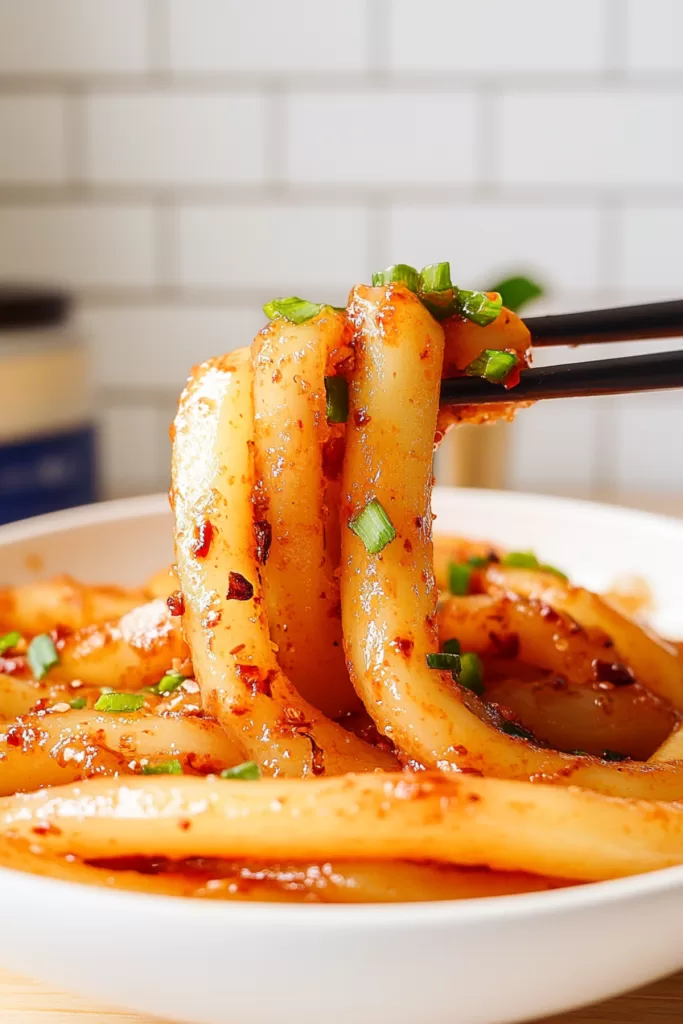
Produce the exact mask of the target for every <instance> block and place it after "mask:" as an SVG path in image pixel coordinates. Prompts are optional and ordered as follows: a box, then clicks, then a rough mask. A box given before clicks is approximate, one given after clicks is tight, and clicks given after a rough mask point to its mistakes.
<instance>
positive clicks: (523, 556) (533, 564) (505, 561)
mask: <svg viewBox="0 0 683 1024" xmlns="http://www.w3.org/2000/svg"><path fill="white" fill-rule="evenodd" d="M500 564H501V565H505V566H507V567H508V568H509V569H538V571H539V572H549V573H552V575H553V576H559V578H560V579H561V580H566V579H567V576H566V574H565V573H563V572H562V570H561V569H556V568H555V566H554V565H548V563H547V562H539V560H538V559H537V558H536V555H535V554H534V553H533V551H509V552H508V554H507V555H503V557H502V558H501V560H500Z"/></svg>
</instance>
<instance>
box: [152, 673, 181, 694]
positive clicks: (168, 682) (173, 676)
mask: <svg viewBox="0 0 683 1024" xmlns="http://www.w3.org/2000/svg"><path fill="white" fill-rule="evenodd" d="M185 679H186V676H184V675H182V673H181V672H167V673H166V675H165V676H164V677H163V678H162V679H160V680H159V682H158V683H157V685H156V686H155V687H154V689H155V690H156V692H157V693H173V691H174V690H177V689H178V687H179V686H182V684H183V683H184V682H185Z"/></svg>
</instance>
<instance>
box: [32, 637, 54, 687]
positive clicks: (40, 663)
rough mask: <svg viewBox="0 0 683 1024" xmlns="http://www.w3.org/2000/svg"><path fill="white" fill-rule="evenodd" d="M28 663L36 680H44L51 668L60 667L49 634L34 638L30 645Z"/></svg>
mask: <svg viewBox="0 0 683 1024" xmlns="http://www.w3.org/2000/svg"><path fill="white" fill-rule="evenodd" d="M27 655H28V663H29V665H30V668H31V671H32V672H33V675H34V676H35V677H36V679H44V678H45V676H46V675H47V674H48V672H49V671H50V669H51V668H54V667H55V665H59V655H58V654H57V648H56V647H55V644H54V640H53V639H52V637H51V636H48V634H47V633H41V634H40V635H39V636H34V638H33V640H31V643H30V644H29V645H28V651H27Z"/></svg>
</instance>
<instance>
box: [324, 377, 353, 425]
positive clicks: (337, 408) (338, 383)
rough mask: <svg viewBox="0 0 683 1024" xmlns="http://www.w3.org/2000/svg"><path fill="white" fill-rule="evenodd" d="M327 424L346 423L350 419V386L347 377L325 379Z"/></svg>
mask: <svg viewBox="0 0 683 1024" xmlns="http://www.w3.org/2000/svg"><path fill="white" fill-rule="evenodd" d="M325 394H326V396H327V422H328V423H346V421H347V419H348V418H349V385H348V383H347V381H346V378H345V377H325Z"/></svg>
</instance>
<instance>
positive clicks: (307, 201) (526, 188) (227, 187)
mask: <svg viewBox="0 0 683 1024" xmlns="http://www.w3.org/2000/svg"><path fill="white" fill-rule="evenodd" d="M74 95H77V94H74ZM82 99H83V100H84V99H85V97H84V96H83V97H82ZM277 99H278V102H279V103H282V102H283V101H284V100H285V97H283V96H278V97H277ZM277 119H278V120H279V123H280V128H282V117H281V115H280V114H279V113H278V114H277ZM277 130H278V129H277V128H274V131H277ZM281 152H282V151H281V148H280V147H274V148H273V152H272V153H271V154H270V156H267V160H266V163H267V164H268V165H269V166H270V167H271V168H272V172H271V173H273V174H275V175H276V177H277V179H278V181H277V182H276V184H277V188H273V185H272V183H270V182H268V181H264V182H262V183H259V184H254V185H249V184H240V183H235V184H220V183H216V184H210V183H209V184H199V183H176V184H160V183H151V184H147V183H136V184H127V183H125V184H123V183H122V184H100V183H92V182H87V181H82V184H81V191H82V196H83V199H84V201H86V202H88V203H92V204H93V205H94V204H98V203H101V204H113V203H117V204H118V203H126V202H130V203H144V202H149V203H153V202H155V201H156V200H157V199H158V198H159V197H160V196H163V197H164V198H166V199H167V200H168V201H169V202H170V201H174V202H191V203H193V204H195V205H200V206H206V207H210V206H215V205H221V204H222V205H225V206H231V205H233V206H239V205H240V204H241V203H244V202H255V203H261V204H263V205H264V206H268V205H272V204H274V203H280V204H283V205H292V206H296V205H306V206H317V205H326V204H327V205H329V204H345V203H348V204H354V203H359V202H365V201H368V199H369V200H370V201H372V202H377V201H381V200H382V199H388V200H390V201H391V202H395V203H401V202H406V203H409V204H410V205H419V206H424V207H433V206H438V205H440V204H443V203H449V204H450V203H463V204H466V203H467V204H472V205H474V206H476V205H478V204H479V203H481V202H482V195H481V192H480V190H479V188H478V186H477V184H476V183H474V184H467V183H464V184H461V185H449V184H448V183H445V182H444V183H436V184H430V185H429V186H425V185H424V184H420V183H419V182H413V183H410V182H408V183H382V182H358V183H351V184H348V185H339V184H337V183H335V182H329V183H326V182H321V183H312V184H310V183H309V184H298V183H296V182H289V181H286V180H284V179H285V177H286V173H285V171H284V170H283V169H282V166H281V165H282V162H283V161H282V157H281V156H280V157H278V153H280V154H281ZM79 159H81V158H79ZM480 159H481V158H480ZM489 159H493V160H495V157H494V155H493V152H492V155H491V157H490V158H489ZM494 174H495V171H494ZM490 184H492V183H490ZM609 195H610V197H611V198H613V199H614V200H615V201H622V202H633V203H638V204H641V205H646V206H649V207H651V208H653V209H657V208H660V209H661V208H667V209H668V208H670V207H671V206H672V205H675V206H680V207H681V208H683V183H681V184H680V185H679V184H671V185H666V184H664V185H662V184H657V183H656V182H652V183H649V184H645V185H619V186H613V187H612V188H611V191H610V194H609ZM605 196H606V191H605V185H604V183H597V182H592V183H587V184H578V185H577V184H573V183H571V182H570V183H566V184H564V183H557V184H553V183H550V184H549V183H547V182H539V183H536V184H534V183H531V182H527V183H517V184H512V185H511V184H509V183H505V182H495V191H494V192H493V193H492V194H491V195H486V202H487V203H488V202H494V203H495V204H496V205H499V206H501V207H504V206H510V207H514V206H533V207H539V208H542V207H554V208H562V209H569V208H573V207H576V206H585V205H589V206H594V205H595V204H596V203H597V204H599V203H602V202H603V201H604V199H605ZM63 197H64V187H63V185H61V184H60V185H51V184H47V185H44V184H37V185H21V184H12V183H5V184H1V183H0V207H2V206H7V205H22V204H29V203H32V204H36V205H43V204H50V203H56V202H59V201H60V200H61V199H62V198H63Z"/></svg>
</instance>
